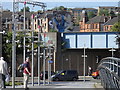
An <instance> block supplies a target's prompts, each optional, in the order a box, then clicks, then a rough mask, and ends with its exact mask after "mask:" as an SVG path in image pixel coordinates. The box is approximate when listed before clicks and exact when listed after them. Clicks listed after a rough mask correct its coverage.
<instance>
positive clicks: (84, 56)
mask: <svg viewBox="0 0 120 90" xmlns="http://www.w3.org/2000/svg"><path fill="white" fill-rule="evenodd" d="M82 57H83V58H84V66H83V75H84V80H83V81H84V82H85V79H86V78H85V72H86V70H85V69H86V68H85V67H86V60H85V58H86V57H87V55H85V44H84V55H82Z"/></svg>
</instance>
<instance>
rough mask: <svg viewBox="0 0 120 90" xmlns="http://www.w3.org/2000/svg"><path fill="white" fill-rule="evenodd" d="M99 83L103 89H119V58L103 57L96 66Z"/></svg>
mask: <svg viewBox="0 0 120 90" xmlns="http://www.w3.org/2000/svg"><path fill="white" fill-rule="evenodd" d="M97 69H98V71H99V75H100V79H101V84H102V85H103V87H104V88H105V89H115V90H120V59H119V58H114V57H107V58H103V59H102V60H101V61H100V63H99V64H98V67H97Z"/></svg>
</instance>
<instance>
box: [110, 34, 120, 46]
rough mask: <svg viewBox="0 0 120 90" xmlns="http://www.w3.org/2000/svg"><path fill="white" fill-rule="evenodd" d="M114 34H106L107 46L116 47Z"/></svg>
mask: <svg viewBox="0 0 120 90" xmlns="http://www.w3.org/2000/svg"><path fill="white" fill-rule="evenodd" d="M116 36H117V35H115V34H109V35H108V48H118V45H116V38H115V37H116Z"/></svg>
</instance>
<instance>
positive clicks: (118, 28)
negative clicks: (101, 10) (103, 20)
mask: <svg viewBox="0 0 120 90" xmlns="http://www.w3.org/2000/svg"><path fill="white" fill-rule="evenodd" d="M110 31H112V32H120V22H117V23H115V24H114V25H113V26H112V28H111V30H110Z"/></svg>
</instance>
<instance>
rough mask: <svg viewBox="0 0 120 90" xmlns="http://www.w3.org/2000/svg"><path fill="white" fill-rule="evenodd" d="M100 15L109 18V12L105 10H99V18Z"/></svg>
mask: <svg viewBox="0 0 120 90" xmlns="http://www.w3.org/2000/svg"><path fill="white" fill-rule="evenodd" d="M102 15H105V16H109V11H108V10H107V9H103V10H100V12H99V16H102Z"/></svg>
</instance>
